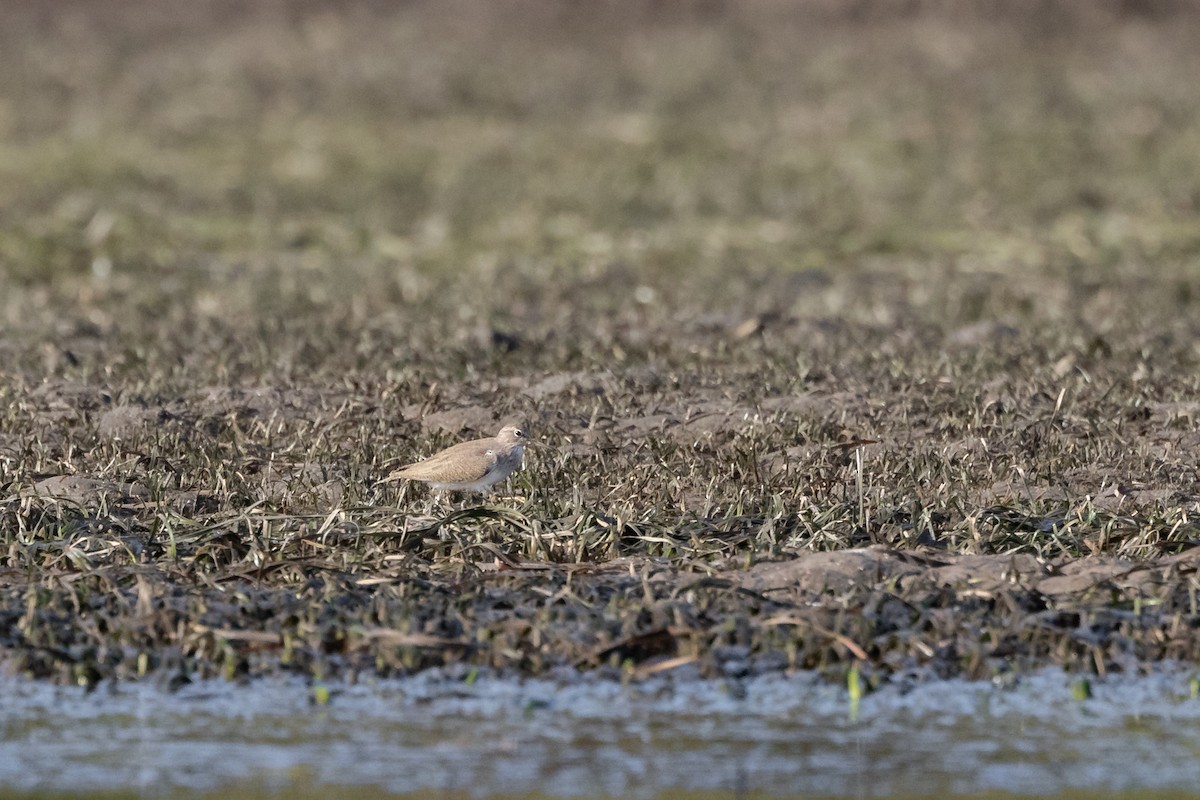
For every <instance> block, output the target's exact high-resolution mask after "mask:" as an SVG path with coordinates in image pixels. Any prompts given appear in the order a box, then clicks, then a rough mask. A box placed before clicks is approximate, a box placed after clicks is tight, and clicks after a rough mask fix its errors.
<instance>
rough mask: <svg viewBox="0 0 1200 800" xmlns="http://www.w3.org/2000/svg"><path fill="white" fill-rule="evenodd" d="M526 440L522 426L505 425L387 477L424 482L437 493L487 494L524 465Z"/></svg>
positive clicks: (394, 479) (387, 479)
mask: <svg viewBox="0 0 1200 800" xmlns="http://www.w3.org/2000/svg"><path fill="white" fill-rule="evenodd" d="M527 442H528V439H527V438H526V436H525V431H524V430H523V429H521V428H519V427H517V426H516V425H505V426H504V427H503V428H501V429H500V432H499V433H497V434H496V435H495V436H494V437H491V438H488V439H476V440H475V441H473V442H462V443H461V444H456V445H454V446H453V447H447V448H446V449H445V450H442V451H441V452H439V453H434V454H433V455H431V456H430V457H429V458H427V459H425V460H424V461H417V462H416V463H414V464H409V465H407V466H403V467H401V468H400V469H398V470H396V471H395V472H393V473H392V474H391V475H389V476H387V478H386V479H385V480H386V481H396V480H408V481H423V482H424V483H428V484H429V485H430V487H431V488H433V490H434V491H437V492H443V491H447V490H449V491H469V492H483V493H485V494H486V493H487V492H490V491H491V490H492V484H494V483H499V482H500V481H502V480H504V479H505V478H507V477H508V476H509V475H512V474H513V472H514V471H515V470H516V469H517V468H518V467H520V466H521V464H522V463H523V460H524V456H525V445H526V443H527Z"/></svg>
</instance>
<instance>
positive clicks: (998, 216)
mask: <svg viewBox="0 0 1200 800" xmlns="http://www.w3.org/2000/svg"><path fill="white" fill-rule="evenodd" d="M1197 10H1198V6H1197V4H1196V3H1194V2H1187V1H1186V0H1175V1H1174V2H1171V1H1170V0H1164V1H1163V2H1153V1H1152V0H1140V1H1136V0H1122V1H1119V2H1118V1H1116V0H1113V1H1110V2H1084V1H1083V0H1078V1H1077V2H1070V1H1069V0H1064V2H1052V3H1047V2H1032V1H1029V2H1020V1H1018V2H1005V3H972V4H965V5H964V4H960V3H953V2H921V1H920V0H903V1H902V0H880V1H879V2H852V3H845V2H806V3H793V2H780V1H776V0H762V1H761V2H754V3H737V2H723V1H722V0H698V1H697V2H663V1H661V0H659V1H655V2H595V3H578V2H549V1H545V2H543V1H541V0H503V1H502V2H480V1H476V0H452V1H451V2H316V1H315V0H269V1H265V2H255V3H239V2H221V1H220V0H201V1H200V2H193V1H192V0H186V2H185V1H184V0H120V1H117V0H94V1H93V2H55V3H52V4H50V3H46V4H32V3H25V2H19V1H17V0H7V1H6V2H4V3H3V4H2V5H0V14H2V15H3V20H4V24H3V25H2V26H0V72H2V74H3V75H4V80H3V82H2V84H0V275H2V280H3V284H2V289H3V294H2V296H0V313H2V317H0V324H2V325H3V333H4V341H3V342H2V343H0V366H5V367H7V368H8V369H11V370H18V371H25V370H29V371H30V374H47V373H49V374H64V375H75V376H78V377H82V378H85V379H87V378H88V376H92V377H97V376H102V375H103V376H109V377H112V376H118V377H119V376H125V377H128V378H130V379H133V380H135V381H140V382H141V383H142V384H147V385H149V386H151V387H154V386H160V385H170V384H172V383H184V384H186V383H194V382H196V381H202V382H210V381H215V382H234V383H236V382H239V381H249V382H255V381H258V380H287V379H292V378H295V377H296V376H297V375H305V376H311V375H313V374H315V373H317V372H320V371H322V370H325V369H330V370H332V371H333V373H336V374H346V373H353V372H356V371H358V372H371V371H375V370H378V369H379V368H380V367H381V366H383V367H386V368H392V367H396V366H397V365H401V364H408V365H413V364H417V365H424V366H425V367H426V368H427V369H429V370H431V371H432V372H431V373H430V374H437V373H438V371H439V370H442V369H449V370H450V371H449V372H447V373H446V376H448V377H449V376H453V375H458V374H461V371H462V369H464V368H465V367H480V368H486V369H494V370H500V371H501V372H504V371H507V370H516V371H518V372H519V371H521V370H523V369H539V370H545V369H549V368H552V367H570V366H572V365H576V364H579V363H583V362H592V361H595V362H598V363H609V362H613V361H617V362H620V361H624V360H633V361H655V360H662V361H664V362H666V363H670V362H671V361H672V360H676V359H678V358H685V359H686V358H690V357H693V356H695V355H696V353H697V352H700V353H705V352H709V351H710V350H711V349H712V348H713V347H717V346H718V345H717V344H714V341H724V339H725V338H727V335H728V334H730V333H731V332H732V333H734V334H738V335H749V334H756V333H760V332H762V331H763V330H767V331H770V330H771V329H772V327H773V326H774V329H775V333H776V336H777V338H778V340H780V341H782V342H784V344H786V345H787V348H789V349H790V350H791V351H794V350H795V349H796V347H797V346H803V343H804V342H805V341H808V340H810V339H811V338H812V337H813V336H818V335H820V334H821V331H822V330H824V328H822V327H821V325H820V324H817V323H821V322H822V321H826V322H828V321H837V322H849V323H852V324H854V325H855V326H858V327H859V330H860V331H861V332H862V333H861V336H865V337H867V339H866V340H867V341H869V340H870V337H871V336H872V335H874V334H872V331H876V332H877V333H878V334H879V335H881V336H883V335H891V333H893V332H895V331H896V330H897V329H907V330H910V331H915V332H917V333H916V334H914V335H925V334H928V335H929V337H930V338H928V339H927V340H926V341H927V343H939V342H944V341H945V337H947V336H949V337H959V338H960V339H962V340H963V341H966V342H968V343H972V342H976V341H991V337H993V336H996V335H1001V336H1006V335H1015V336H1028V337H1032V338H1034V339H1037V340H1039V341H1047V342H1051V343H1053V342H1054V341H1056V339H1061V340H1063V341H1075V340H1077V339H1078V337H1080V336H1083V337H1091V336H1093V335H1100V336H1106V335H1111V336H1114V337H1117V338H1120V337H1125V336H1137V335H1139V332H1141V333H1146V332H1147V327H1148V326H1149V327H1151V328H1153V329H1154V330H1153V332H1152V335H1153V336H1161V335H1162V334H1164V333H1166V332H1167V329H1170V330H1171V331H1175V332H1176V333H1179V332H1180V331H1179V330H1178V329H1179V328H1180V326H1182V328H1183V329H1184V330H1183V333H1185V334H1186V335H1187V336H1191V335H1192V334H1194V333H1195V324H1196V323H1195V322H1194V319H1195V318H1196V316H1197V315H1196V314H1195V313H1194V312H1195V311H1196V297H1197V293H1198V292H1200V262H1198V254H1200V224H1198V223H1200V219H1198V215H1197V211H1198V209H1200V125H1198V124H1197V123H1198V121H1200V118H1198V116H1200V115H1198V110H1200V89H1198V88H1197V86H1198V84H1197V82H1196V76H1197V75H1200V48H1197V47H1196V46H1195V43H1196V42H1197V41H1200V15H1198V14H1197V13H1196V12H1197ZM1151 315H1152V316H1153V317H1154V320H1153V324H1152V325H1151V324H1149V323H1148V321H1147V318H1148V317H1150V316H1151ZM798 323H799V324H800V328H797V327H796V325H797V324H798ZM972 325H976V326H977V327H969V326H972ZM978 325H982V326H983V327H978ZM814 326H815V327H814ZM921 331H924V332H925V334H922V333H920V332H921ZM930 332H932V333H930ZM1147 335H1150V334H1147ZM713 336H716V339H715V340H714V339H713V338H712V337H713ZM981 337H982V338H981ZM734 338H735V339H736V338H737V336H734ZM859 341H863V340H861V339H860V340H859ZM251 342H255V343H257V344H253V345H249V346H239V345H238V343H242V344H247V343H251ZM1050 349H1051V350H1053V349H1054V346H1053V344H1051V345H1050ZM689 354H690V355H689ZM447 363H449V364H450V365H451V366H450V367H445V364H447ZM164 370H166V372H164Z"/></svg>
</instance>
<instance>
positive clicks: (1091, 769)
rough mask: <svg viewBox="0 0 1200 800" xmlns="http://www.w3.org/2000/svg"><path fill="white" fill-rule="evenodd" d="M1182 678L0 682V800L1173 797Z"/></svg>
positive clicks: (1197, 773) (1192, 782)
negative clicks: (52, 799) (852, 691)
mask: <svg viewBox="0 0 1200 800" xmlns="http://www.w3.org/2000/svg"><path fill="white" fill-rule="evenodd" d="M1190 678H1191V673H1189V672H1187V671H1184V670H1178V671H1163V672H1161V673H1158V674H1155V675H1151V676H1149V677H1141V678H1110V679H1108V680H1105V681H1094V682H1093V687H1092V688H1093V696H1092V697H1091V698H1090V699H1087V700H1077V699H1074V698H1073V696H1072V685H1073V684H1074V682H1075V679H1074V678H1072V677H1070V676H1067V675H1064V674H1062V673H1060V672H1057V671H1053V670H1047V671H1045V672H1041V673H1037V674H1034V675H1031V676H1028V677H1026V678H1024V679H1022V680H1020V681H1018V682H1016V684H1015V685H1013V686H1009V687H999V686H996V685H993V684H987V683H967V682H960V681H942V682H929V683H922V684H917V685H915V686H912V687H909V688H907V689H905V688H903V687H899V686H889V687H887V688H885V689H883V690H881V691H878V692H876V693H874V694H870V695H868V696H867V697H865V698H864V699H863V701H862V704H861V707H860V709H859V713H858V717H857V719H856V720H852V719H851V718H850V713H849V699H848V696H847V693H846V691H845V690H844V689H842V688H839V687H835V686H829V685H827V684H824V683H821V682H819V681H818V680H816V679H815V678H814V677H812V676H806V675H804V676H792V677H781V676H769V677H762V678H756V679H751V680H747V681H744V682H740V683H737V684H725V683H719V682H704V681H699V680H685V679H672V678H669V677H661V678H656V679H653V680H650V681H646V682H643V683H640V684H637V685H630V686H622V685H619V684H614V683H611V682H603V681H599V680H591V679H589V678H586V677H585V678H582V679H580V678H575V679H573V680H572V681H570V682H565V681H564V682H556V681H550V680H528V681H517V680H510V679H496V678H487V677H480V678H479V679H478V680H476V681H475V682H474V683H472V684H468V683H466V682H465V681H463V680H462V679H461V678H452V677H449V676H446V675H434V674H428V675H423V676H418V677H416V678H412V679H408V680H403V681H385V682H378V683H371V684H359V685H356V686H336V685H334V686H330V687H329V688H330V690H331V698H330V700H329V702H328V704H326V705H316V704H314V703H313V702H312V699H311V698H312V691H311V688H310V687H308V686H306V685H305V684H304V683H302V682H300V681H291V680H278V681H261V682H256V683H253V684H250V685H248V686H237V685H232V684H227V683H219V682H211V683H203V684H198V685H191V686H186V687H184V688H183V689H181V690H180V691H178V692H175V693H173V694H171V693H167V692H165V691H163V690H162V689H159V688H157V687H155V686H154V685H151V684H149V683H146V684H123V685H119V686H108V687H102V688H100V689H99V690H97V691H95V692H93V693H91V694H85V693H84V692H83V691H82V690H78V689H73V688H63V687H52V686H47V685H44V684H39V683H31V682H24V681H17V680H12V679H8V680H4V681H2V682H0V693H2V696H3V698H4V700H3V710H2V711H0V795H5V794H8V793H11V792H14V791H19V792H30V793H43V792H67V793H83V792H91V791H96V790H112V791H119V792H126V793H128V794H130V795H132V796H142V797H146V796H159V795H164V794H171V795H183V796H204V795H213V796H216V795H218V794H220V795H221V796H239V797H259V796H272V795H275V794H277V793H285V794H286V795H287V796H288V797H290V798H297V797H317V796H326V795H328V794H329V789H330V788H331V787H340V788H339V791H338V793H337V794H338V796H354V797H378V796H383V795H385V794H398V793H412V794H413V795H414V796H424V797H470V798H485V797H497V796H517V797H524V796H534V795H535V794H536V796H539V797H601V796H607V797H631V798H658V797H667V796H692V795H701V796H708V797H775V796H778V797H795V796H801V795H803V796H814V795H815V796H825V797H910V796H924V795H929V796H965V795H970V796H973V797H979V796H990V795H997V796H1000V795H1003V796H1011V795H1018V796H1026V795H1029V796H1040V797H1053V796H1094V795H1095V794H1096V793H1098V792H1104V793H1105V796H1110V797H1119V796H1126V795H1127V796H1130V797H1133V796H1137V797H1145V796H1147V794H1148V793H1149V792H1158V793H1160V796H1180V797H1183V796H1193V795H1194V793H1196V792H1200V700H1196V699H1192V698H1191V697H1190V695H1189V680H1190Z"/></svg>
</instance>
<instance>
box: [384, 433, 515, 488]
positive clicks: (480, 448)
mask: <svg viewBox="0 0 1200 800" xmlns="http://www.w3.org/2000/svg"><path fill="white" fill-rule="evenodd" d="M489 444H490V442H488V443H482V442H463V443H462V444H456V445H454V446H453V447H448V448H446V449H445V450H443V451H441V452H440V453H434V454H433V455H431V456H430V457H429V458H427V459H425V460H424V461H418V462H416V463H415V464H408V465H407V466H403V467H401V468H400V469H398V470H396V471H395V472H393V473H392V475H391V477H395V478H407V479H409V480H414V481H436V482H438V483H474V482H475V481H477V480H479V479H480V478H482V477H483V476H484V475H487V474H488V472H489V471H490V470H491V469H492V468H493V467H495V466H496V454H495V453H494V452H489V451H488V445H489Z"/></svg>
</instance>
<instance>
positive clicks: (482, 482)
mask: <svg viewBox="0 0 1200 800" xmlns="http://www.w3.org/2000/svg"><path fill="white" fill-rule="evenodd" d="M487 454H488V455H489V456H493V455H495V454H496V453H495V451H494V450H488V451H487ZM524 467H525V445H521V444H519V445H517V446H516V447H514V448H513V449H512V452H511V453H510V454H509V457H508V459H507V461H497V462H496V465H495V466H494V467H492V468H491V469H490V470H488V471H487V474H485V475H484V476H483V477H482V478H480V479H479V480H477V481H475V482H474V483H432V482H431V483H430V484H429V487H430V488H431V489H434V490H435V491H439V492H445V491H451V492H484V493H487V492H490V491H491V490H492V485H493V484H496V483H499V482H500V481H502V480H504V479H505V478H507V477H508V476H509V475H511V474H513V472H514V471H515V470H518V469H523V468H524Z"/></svg>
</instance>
